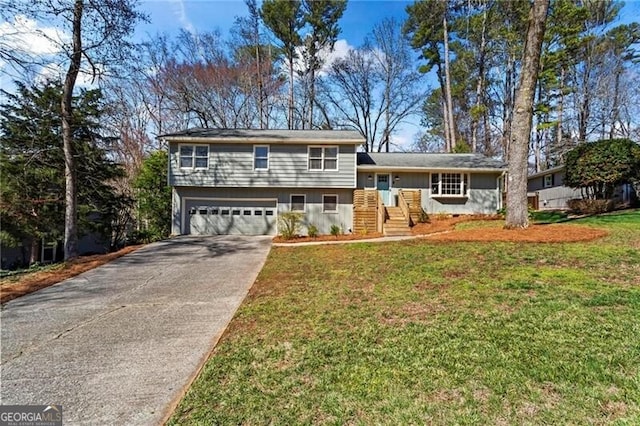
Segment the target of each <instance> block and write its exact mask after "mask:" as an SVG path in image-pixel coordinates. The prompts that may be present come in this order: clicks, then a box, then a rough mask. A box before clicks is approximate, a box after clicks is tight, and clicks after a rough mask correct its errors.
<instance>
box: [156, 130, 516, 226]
mask: <svg viewBox="0 0 640 426" xmlns="http://www.w3.org/2000/svg"><path fill="white" fill-rule="evenodd" d="M161 138H162V139H163V140H165V141H166V142H167V143H168V146H169V184H170V185H171V186H172V199H173V201H172V227H171V229H172V234H175V235H179V234H200V235H211V234H248V235H261V234H266V235H275V234H277V222H278V220H277V218H278V216H279V215H280V214H282V213H284V212H287V211H297V212H301V213H304V215H305V219H304V223H305V224H306V225H309V224H313V225H315V226H316V227H317V228H318V230H319V232H320V233H321V234H328V233H330V231H331V227H332V225H337V226H339V227H340V228H341V229H342V230H343V232H345V233H348V232H368V231H375V230H379V231H384V232H385V233H387V234H390V233H392V232H391V224H392V222H394V221H395V222H398V223H399V224H404V225H403V229H399V230H396V231H397V232H396V233H401V232H406V230H407V229H408V227H409V226H410V225H411V224H412V223H414V222H416V221H417V216H418V214H419V211H420V210H421V209H422V210H424V211H426V212H427V213H452V214H490V213H495V212H496V211H497V210H498V209H500V208H501V192H500V188H501V177H502V175H503V173H504V171H505V170H506V165H505V164H504V163H502V162H500V161H496V160H492V159H488V158H486V157H484V156H481V155H475V154H422V153H411V154H409V153H375V154H374V153H369V154H367V153H358V152H357V150H358V147H359V146H361V145H362V144H363V143H364V139H363V138H362V136H360V134H359V133H357V132H354V131H343V130H338V131H333V130H331V131H329V130H326V131H316V130H216V129H192V130H186V131H182V132H177V133H172V134H167V135H163V136H161ZM363 215H364V216H363ZM365 216H366V220H365V219H364V217H365ZM410 216H411V217H410ZM305 232H306V227H305V229H303V233H305Z"/></svg>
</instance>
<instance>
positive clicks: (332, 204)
mask: <svg viewBox="0 0 640 426" xmlns="http://www.w3.org/2000/svg"><path fill="white" fill-rule="evenodd" d="M322 205H323V210H324V211H325V212H336V211H338V196H337V195H325V196H324V197H323V198H322Z"/></svg>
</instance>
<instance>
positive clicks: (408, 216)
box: [398, 190, 411, 226]
mask: <svg viewBox="0 0 640 426" xmlns="http://www.w3.org/2000/svg"><path fill="white" fill-rule="evenodd" d="M398 207H400V210H402V215H403V216H404V218H405V220H406V222H407V226H411V212H409V204H408V203H407V200H406V199H405V198H404V191H402V190H400V191H398Z"/></svg>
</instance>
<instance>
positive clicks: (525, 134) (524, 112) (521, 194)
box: [505, 0, 549, 229]
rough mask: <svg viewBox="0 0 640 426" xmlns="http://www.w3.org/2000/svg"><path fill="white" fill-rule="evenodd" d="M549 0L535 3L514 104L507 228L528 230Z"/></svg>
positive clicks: (536, 0)
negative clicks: (534, 126)
mask: <svg viewBox="0 0 640 426" xmlns="http://www.w3.org/2000/svg"><path fill="white" fill-rule="evenodd" d="M548 9H549V0H534V2H533V5H532V7H531V12H530V13H529V25H528V29H527V38H526V42H525V46H524V55H523V59H522V74H521V76H520V85H519V87H518V91H517V92H516V99H515V103H514V116H513V124H512V126H511V144H510V147H509V186H508V188H507V216H506V224H505V227H506V228H507V229H517V228H527V227H528V226H529V217H528V216H529V215H528V209H527V169H528V167H527V158H528V156H529V141H530V139H531V120H532V118H533V100H534V96H535V88H536V82H537V80H538V71H539V66H540V53H541V50H542V40H543V38H544V30H545V24H546V20H547V10H548Z"/></svg>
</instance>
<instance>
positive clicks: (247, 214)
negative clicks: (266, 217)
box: [242, 210, 251, 216]
mask: <svg viewBox="0 0 640 426" xmlns="http://www.w3.org/2000/svg"><path fill="white" fill-rule="evenodd" d="M242 214H243V215H244V216H251V210H245V211H243V212H242Z"/></svg>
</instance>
